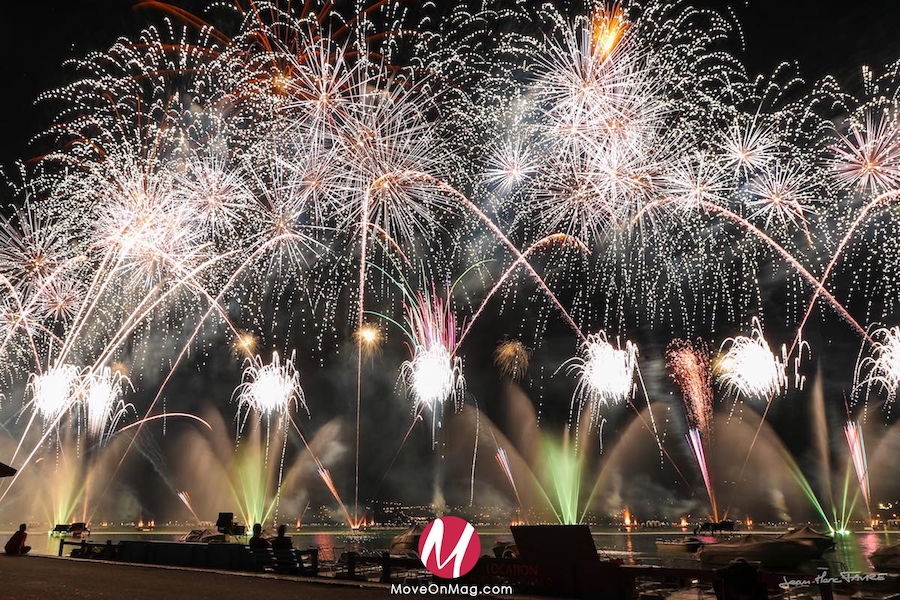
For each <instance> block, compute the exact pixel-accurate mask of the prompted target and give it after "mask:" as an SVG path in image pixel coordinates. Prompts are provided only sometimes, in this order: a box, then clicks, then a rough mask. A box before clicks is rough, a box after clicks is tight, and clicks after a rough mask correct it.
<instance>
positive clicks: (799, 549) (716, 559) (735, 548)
mask: <svg viewBox="0 0 900 600" xmlns="http://www.w3.org/2000/svg"><path fill="white" fill-rule="evenodd" d="M698 556H699V557H700V562H702V563H706V564H723V565H724V564H728V563H730V562H731V561H732V560H734V559H736V558H743V559H745V560H747V561H752V562H758V563H760V564H761V565H762V566H764V567H770V568H790V567H796V566H797V565H799V564H801V563H804V562H806V561H808V560H812V559H814V558H818V557H819V556H821V553H820V552H819V551H818V549H817V548H815V547H814V546H812V545H811V544H808V543H805V542H800V541H796V540H791V539H784V538H781V537H769V536H762V535H753V534H748V535H743V536H740V537H737V538H734V539H732V540H728V541H726V542H719V543H718V544H710V545H704V546H702V547H701V548H700V551H699V553H698Z"/></svg>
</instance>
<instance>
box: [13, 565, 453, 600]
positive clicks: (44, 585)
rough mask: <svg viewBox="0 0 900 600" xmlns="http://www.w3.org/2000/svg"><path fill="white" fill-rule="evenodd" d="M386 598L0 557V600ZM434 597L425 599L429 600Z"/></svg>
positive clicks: (191, 573) (334, 588)
mask: <svg viewBox="0 0 900 600" xmlns="http://www.w3.org/2000/svg"><path fill="white" fill-rule="evenodd" d="M390 597H391V594H390V590H389V589H388V587H387V586H380V585H377V584H376V585H367V586H366V587H360V586H354V585H352V584H337V583H330V582H328V581H326V582H321V583H320V582H311V581H308V580H304V579H301V578H282V577H279V578H274V577H267V576H254V575H247V574H231V573H223V572H220V571H200V570H185V569H168V568H161V567H144V566H138V565H124V564H116V563H106V562H95V561H87V560H74V559H65V558H62V559H60V558H51V557H43V556H21V557H19V556H6V555H3V554H0V600H13V599H15V600H38V599H40V600H43V599H45V598H48V599H55V598H90V599H92V600H100V599H104V598H110V599H112V598H114V599H116V600H128V599H134V600H175V599H179V598H191V599H197V600H202V599H209V600H232V599H234V600H238V599H240V600H253V599H255V598H272V599H276V598H277V599H279V600H289V599H292V598H299V599H302V600H362V599H370V598H383V599H385V600H387V599H388V598H390ZM397 597H398V598H399V597H400V596H397ZM438 597H439V596H429V598H430V599H431V598H438Z"/></svg>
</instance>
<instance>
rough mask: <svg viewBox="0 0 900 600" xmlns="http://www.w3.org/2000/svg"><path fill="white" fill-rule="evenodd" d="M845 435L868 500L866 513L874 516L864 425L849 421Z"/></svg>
mask: <svg viewBox="0 0 900 600" xmlns="http://www.w3.org/2000/svg"><path fill="white" fill-rule="evenodd" d="M844 436H845V437H846V438H847V445H848V446H849V447H850V458H851V459H852V460H853V468H854V469H855V470H856V478H857V480H858V481H859V489H860V491H862V495H863V498H864V499H865V501H866V514H867V515H868V517H869V519H870V520H871V518H872V505H871V502H870V492H869V490H870V489H871V488H870V487H869V462H868V459H867V458H866V443H865V440H864V439H863V432H862V426H861V425H860V424H859V421H847V424H846V425H844Z"/></svg>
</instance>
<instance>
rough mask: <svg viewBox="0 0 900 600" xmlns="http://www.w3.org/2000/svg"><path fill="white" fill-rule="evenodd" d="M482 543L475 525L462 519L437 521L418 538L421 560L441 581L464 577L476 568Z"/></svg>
mask: <svg viewBox="0 0 900 600" xmlns="http://www.w3.org/2000/svg"><path fill="white" fill-rule="evenodd" d="M480 554H481V540H480V539H478V534H477V533H476V532H475V528H474V527H472V524H471V523H469V522H468V521H466V520H465V519H460V518H459V517H440V518H438V519H435V520H434V521H432V522H431V523H429V524H428V526H427V527H426V528H425V531H423V532H422V537H421V538H419V556H420V557H421V558H422V564H423V565H425V568H426V569H428V570H429V571H430V572H431V574H432V575H434V576H436V577H440V578H442V579H456V578H457V577H462V576H463V575H465V574H466V573H468V572H469V571H471V570H472V569H473V568H474V567H475V563H477V562H478V556H479V555H480Z"/></svg>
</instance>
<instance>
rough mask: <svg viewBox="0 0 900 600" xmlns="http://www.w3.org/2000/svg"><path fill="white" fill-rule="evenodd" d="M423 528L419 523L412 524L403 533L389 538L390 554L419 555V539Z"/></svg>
mask: <svg viewBox="0 0 900 600" xmlns="http://www.w3.org/2000/svg"><path fill="white" fill-rule="evenodd" d="M423 531H425V528H424V527H422V526H421V525H413V526H412V527H410V528H409V529H407V530H406V531H404V532H403V533H401V534H399V535H395V536H394V538H393V539H392V540H391V548H390V551H391V554H392V555H393V556H416V557H418V556H419V540H420V539H421V538H422V532H423Z"/></svg>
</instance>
